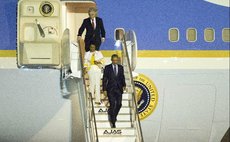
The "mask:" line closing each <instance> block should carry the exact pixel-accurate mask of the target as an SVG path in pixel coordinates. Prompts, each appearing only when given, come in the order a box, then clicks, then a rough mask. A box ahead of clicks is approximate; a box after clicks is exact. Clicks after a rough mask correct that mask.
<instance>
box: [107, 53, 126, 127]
mask: <svg viewBox="0 0 230 142" xmlns="http://www.w3.org/2000/svg"><path fill="white" fill-rule="evenodd" d="M118 59H119V58H118V55H116V54H114V55H112V57H111V60H112V64H110V65H107V66H106V67H105V69H104V75H103V91H104V93H105V94H107V96H108V99H109V103H110V107H109V110H108V116H109V121H110V124H111V127H112V128H116V125H115V122H116V121H117V115H118V113H119V111H120V108H121V106H122V104H121V103H122V94H123V91H124V90H125V88H126V84H125V76H124V69H123V66H122V65H119V64H118Z"/></svg>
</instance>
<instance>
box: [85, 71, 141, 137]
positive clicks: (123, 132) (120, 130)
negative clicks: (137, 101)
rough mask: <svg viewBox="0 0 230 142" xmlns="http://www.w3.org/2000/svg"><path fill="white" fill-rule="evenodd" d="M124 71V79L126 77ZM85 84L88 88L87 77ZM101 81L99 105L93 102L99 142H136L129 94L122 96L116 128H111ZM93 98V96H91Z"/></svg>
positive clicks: (128, 84) (107, 105)
mask: <svg viewBox="0 0 230 142" xmlns="http://www.w3.org/2000/svg"><path fill="white" fill-rule="evenodd" d="M127 73H128V72H127V71H125V78H126V80H128V79H127V77H129V76H128V75H127ZM85 79H86V84H87V86H88V87H89V81H88V75H87V74H86V75H85ZM130 88H131V85H130V83H128V82H127V90H131V89H130ZM102 90H103V89H102V80H101V98H102V99H101V102H102V103H101V104H100V105H99V104H95V100H94V113H95V118H96V125H97V132H98V139H99V142H110V141H111V142H117V141H120V142H136V137H137V134H136V130H135V128H134V120H132V106H131V101H132V99H131V94H129V93H123V94H122V107H121V109H120V111H119V114H118V116H117V121H116V128H112V127H113V126H111V122H110V121H109V120H110V118H109V117H108V109H109V106H110V104H109V101H108V96H107V95H105V94H104V93H103V91H102ZM93 98H94V96H93Z"/></svg>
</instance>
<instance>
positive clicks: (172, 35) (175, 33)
mask: <svg viewBox="0 0 230 142" xmlns="http://www.w3.org/2000/svg"><path fill="white" fill-rule="evenodd" d="M169 40H170V41H171V42H177V41H179V29H177V28H171V29H169Z"/></svg>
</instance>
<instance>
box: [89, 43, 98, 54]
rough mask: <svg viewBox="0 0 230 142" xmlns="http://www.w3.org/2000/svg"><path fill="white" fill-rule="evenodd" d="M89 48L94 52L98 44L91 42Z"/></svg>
mask: <svg viewBox="0 0 230 142" xmlns="http://www.w3.org/2000/svg"><path fill="white" fill-rule="evenodd" d="M89 49H90V52H94V51H95V50H96V45H95V44H90V46H89Z"/></svg>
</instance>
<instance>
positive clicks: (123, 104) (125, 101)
mask: <svg viewBox="0 0 230 142" xmlns="http://www.w3.org/2000/svg"><path fill="white" fill-rule="evenodd" d="M93 102H94V106H95V107H96V106H105V104H104V103H101V105H97V104H95V100H93ZM106 102H107V101H106ZM122 106H129V100H122Z"/></svg>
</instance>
